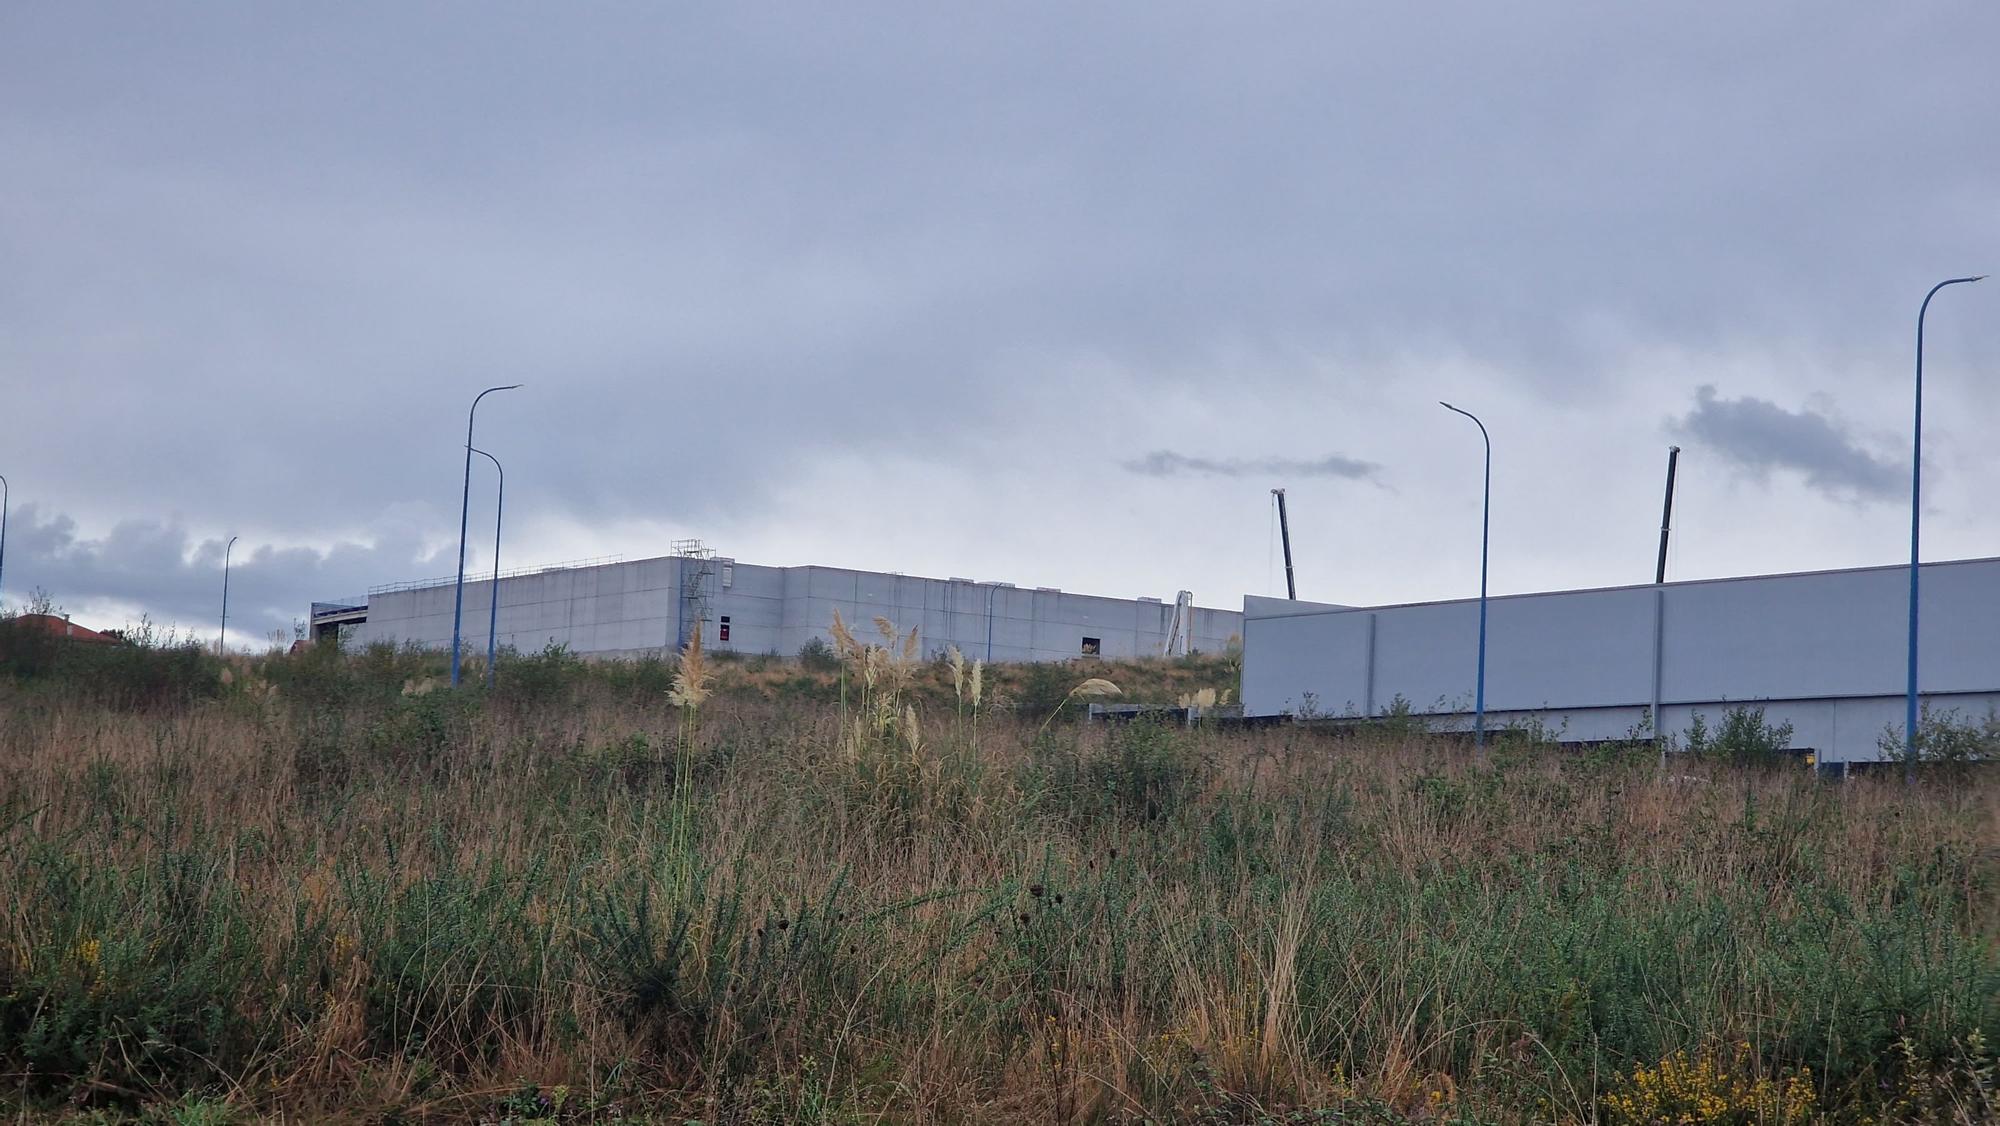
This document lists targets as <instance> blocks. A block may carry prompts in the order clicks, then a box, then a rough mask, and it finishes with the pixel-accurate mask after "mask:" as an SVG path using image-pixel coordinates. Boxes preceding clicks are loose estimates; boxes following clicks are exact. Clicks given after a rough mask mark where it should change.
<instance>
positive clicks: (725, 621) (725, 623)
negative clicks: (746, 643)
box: [715, 614, 729, 641]
mask: <svg viewBox="0 0 2000 1126" xmlns="http://www.w3.org/2000/svg"><path fill="white" fill-rule="evenodd" d="M715 639H716V640H717V641H728V640H729V615H727V614H724V615H722V620H721V621H719V622H717V623H716V628H715Z"/></svg>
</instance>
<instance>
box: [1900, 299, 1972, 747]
mask: <svg viewBox="0 0 2000 1126" xmlns="http://www.w3.org/2000/svg"><path fill="white" fill-rule="evenodd" d="M1985 276H1986V275H1985V274H1980V275H1979V276H1977V277H1970V278H1948V279H1946V280H1944V281H1941V282H1939V283H1937V284H1936V285H1934V286H1932V287H1931V291H1930V292H1929V293H1926V294H1924V303H1923V304H1922V305H1921V306H1919V307H1918V309H1917V410H1916V423H1915V426H1914V429H1915V431H1916V433H1915V436H1914V439H1913V442H1914V447H1915V451H1914V453H1912V454H1911V456H1910V682H1909V693H1908V698H1907V699H1906V700H1905V702H1904V703H1905V707H1904V712H1903V781H1904V783H1905V784H1908V783H1912V782H1915V781H1916V779H1917V738H1918V736H1917V545H1918V537H1919V533H1920V531H1921V529H1922V526H1923V515H1924V314H1925V313H1928V312H1930V308H1931V298H1933V297H1936V296H1937V292H1938V290H1940V289H1943V288H1944V287H1945V286H1948V285H1965V284H1967V283H1969V282H1976V281H1979V280H1981V279H1983V278H1984V277H1985Z"/></svg>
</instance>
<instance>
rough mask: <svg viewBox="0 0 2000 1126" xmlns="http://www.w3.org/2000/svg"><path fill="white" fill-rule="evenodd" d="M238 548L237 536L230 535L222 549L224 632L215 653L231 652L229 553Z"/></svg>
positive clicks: (217, 643) (217, 642)
mask: <svg viewBox="0 0 2000 1126" xmlns="http://www.w3.org/2000/svg"><path fill="white" fill-rule="evenodd" d="M234 550H236V537H235V536H231V537H229V545H228V546H227V547H224V548H223V549H222V633H221V635H220V636H218V637H217V638H216V639H215V655H216V656H218V657H223V656H227V655H228V654H229V553H230V552H232V551H234Z"/></svg>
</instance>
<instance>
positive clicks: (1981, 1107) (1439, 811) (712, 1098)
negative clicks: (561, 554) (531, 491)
mask: <svg viewBox="0 0 2000 1126" xmlns="http://www.w3.org/2000/svg"><path fill="white" fill-rule="evenodd" d="M133 660H135V661H137V660H140V658H133ZM527 660H528V661H529V662H536V661H539V662H541V663H540V664H539V665H536V664H532V663H524V664H522V665H520V666H517V667H513V668H511V669H510V668H505V667H503V669H502V670H501V673H502V676H501V680H500V688H499V690H498V691H497V692H496V693H494V694H493V695H492V696H490V697H489V696H487V695H486V694H484V693H483V692H480V691H462V692H458V693H454V692H451V691H449V690H446V689H443V688H440V687H437V685H436V679H435V676H436V669H435V666H434V663H433V661H434V659H433V658H427V657H423V656H419V655H412V654H397V653H393V652H388V651H379V652H374V653H365V654H358V655H353V656H341V655H338V654H333V653H327V652H322V653H319V654H315V655H301V656H298V657H277V658H271V659H267V660H260V661H254V662H238V663H235V664H233V665H231V666H230V667H229V668H228V671H227V672H226V673H225V672H224V671H223V669H222V667H221V666H218V665H214V663H213V662H196V665H197V666H198V667H200V668H203V669H206V670H207V671H206V672H205V673H203V674H202V675H201V676H200V677H198V678H190V679H189V680H188V681H187V683H186V684H185V685H183V687H184V688H185V689H186V690H185V691H180V690H178V689H166V690H161V691H158V692H154V693H151V694H146V695H144V696H143V698H141V697H140V696H126V695H119V694H115V693H114V694H108V695H107V694H105V693H104V692H103V691H102V685H97V684H91V683H85V682H80V681H76V682H72V681H68V680H65V679H63V678H62V675H61V674H60V673H57V672H53V671H49V670H44V672H43V674H42V675H41V676H40V678H39V679H30V680H27V681H21V682H15V681H12V680H7V681H0V716H4V720H0V1073H4V1076H5V1079H4V1083H0V1092H4V1093H3V1094H0V1098H5V1099H9V1100H13V1101H15V1102H17V1103H18V1104H19V1107H20V1109H21V1110H22V1112H23V1113H24V1114H26V1115H29V1116H31V1117H43V1118H55V1117H59V1116H61V1115H64V1114H83V1113H88V1114H93V1115H100V1116H119V1115H148V1114H150V1115H155V1116H162V1117H165V1118H170V1119H173V1120H177V1121H192V1120H203V1121H223V1120H228V1119H231V1118H236V1117H240V1118H251V1117H256V1116H261V1115H273V1114H285V1115H288V1116H292V1117H307V1118H313V1117H321V1116H337V1117H351V1118H355V1119H372V1120H389V1119H394V1120H400V1121H415V1120H419V1119H432V1120H458V1119H463V1120H488V1121H494V1120H500V1119H512V1120H515V1121H526V1120H532V1119H563V1120H576V1121H586V1120H587V1121H610V1120H616V1119H621V1118H622V1119H626V1120H644V1121H660V1122H682V1121H686V1120H688V1119H696V1120H703V1121H716V1122H770V1123H791V1122H861V1121H870V1122H873V1121H901V1122H931V1121H943V1122H1051V1121H1053V1122H1091V1121H1098V1122H1119V1121H1160V1122H1191V1121H1192V1122H1210V1123H1239V1122H1240V1123H1253V1122H1266V1121H1269V1122H1381V1123H1388V1122H1404V1121H1438V1122H1482V1123H1484V1122H1491V1123H1517V1122H1530V1121H1552V1120H1553V1121H1573V1122H1611V1123H1641V1122H1654V1121H1688V1122H1741V1123H1751V1122H1760V1123H1775V1122H1805V1121H1820V1120H1828V1121H1862V1120H1873V1121H1904V1122H1930V1121H1946V1122H1949V1121H1958V1122H1967V1123H1970V1122H1978V1121H1984V1120H1988V1119H1989V1118H1990V1116H1991V1115H1992V1114H1993V1113H1994V1109H1995V1108H1994V1103H1993V1099H1994V1095H1993V1082H1994V1072H1993V1069H1994V1045H1995V1043H2000V946H1996V935H2000V900H1996V895H1995V892H1996V880H2000V802H1996V800H1995V798H1996V796H2000V791H1996V784H1995V782H1994V781H1992V780H1991V779H1989V778H1986V777H1985V776H1983V775H1980V774H1977V773H1975V774H1972V775H1969V776H1966V777H1962V778H1961V779H1960V780H1959V781H1958V782H1956V783H1955V784H1953V785H1950V786H1945V785H1927V786H1921V787H1918V788H1917V789H1915V790H1906V789H1904V788H1903V787H1902V786H1901V785H1900V784H1897V783H1896V782H1894V781H1890V780H1878V779H1860V780H1854V781H1850V782H1847V783H1844V784H1833V783H1826V782H1820V781H1816V780H1815V779H1813V778H1812V777H1811V776H1810V775H1808V774H1806V773H1804V772H1802V771H1797V770H1758V769H1747V768H1738V767H1732V766H1727V765H1723V764H1719V763H1700V762H1696V763H1682V762H1680V761H1678V760H1676V762H1675V763H1674V765H1673V767H1672V769H1671V771H1670V772H1668V773H1665V774H1663V773H1661V771H1660V770H1659V767H1658V763H1657V760H1656V758H1655V756H1654V755H1653V753H1652V752H1651V750H1650V749H1635V750H1633V751H1631V752H1629V753H1621V752H1619V751H1617V750H1615V749H1601V750H1599V751H1596V752H1592V753H1590V754H1588V755H1579V754H1575V753H1570V752H1564V751H1559V750H1555V749H1551V748H1546V747H1539V746H1535V745H1532V744H1514V745H1510V746H1507V747H1504V748H1503V749H1501V750H1499V751H1497V752H1496V753H1494V754H1492V755H1490V756H1487V757H1476V756H1475V755H1473V754H1472V753H1471V752H1470V751H1469V750H1468V749H1466V748H1464V747H1463V746H1462V745H1458V744H1453V743H1448V742H1442V741H1434V740H1431V739H1429V738H1427V737H1425V736H1423V735H1421V734H1418V733H1412V732H1410V731H1408V730H1406V729H1397V730H1393V731H1389V730H1385V731H1378V732H1375V733H1372V734H1371V733H1358V734H1352V735H1349V736H1346V737H1341V738H1334V737H1329V736H1327V735H1325V734H1315V733H1310V732H1305V731H1301V730H1297V729H1286V728H1279V729H1272V730H1266V731H1256V732H1218V731H1182V730H1177V729H1168V728H1162V727H1157V726H1150V725H1135V726H1129V727H1117V728H1109V729H1107V728H1101V727H1085V726H1080V725H1074V724H1069V723H1065V722H1061V721H1060V720H1058V721H1057V722H1053V723H1046V724H1045V723H1043V722H1042V721H1041V720H1021V719H1017V718H1015V717H1013V716H1009V715H1003V714H994V713H993V712H992V711H991V708H990V704H991V698H990V695H989V693H991V692H992V691H993V689H992V686H991V684H988V683H982V684H981V686H980V691H978V692H973V691H971V685H970V683H969V679H970V676H971V669H970V667H969V666H965V665H960V666H957V667H956V668H954V667H953V666H951V665H950V664H949V663H945V664H942V665H935V664H933V663H932V662H929V661H917V660H906V659H905V658H904V654H903V652H902V651H901V650H900V649H898V648H897V647H896V646H893V645H882V646H863V645H862V643H859V642H856V643H855V644H854V647H853V648H852V649H849V650H847V651H846V652H845V653H844V654H842V656H841V660H840V665H841V668H840V669H839V670H836V671H833V672H831V673H830V680H829V683H830V684H831V685H832V686H833V689H834V693H833V696H832V699H831V700H822V699H820V698H818V697H816V696H814V697H809V696H808V695H807V694H805V693H803V692H801V693H796V694H787V693H784V692H782V691H779V692H776V693H774V694H773V695H774V697H775V698H768V699H767V698H764V694H763V693H761V692H753V691H720V688H721V686H722V685H723V684H725V683H726V681H727V678H728V676H729V673H730V669H731V667H732V666H729V665H726V664H725V665H722V666H720V668H719V671H718V667H717V666H716V665H715V664H714V662H712V661H710V662H708V665H709V668H708V670H707V672H706V673H704V672H701V671H697V670H695V669H693V668H689V667H686V666H683V667H682V668H680V669H678V670H676V669H675V668H674V667H673V666H670V665H663V666H661V667H659V668H657V669H647V668H644V667H642V666H618V667H609V666H591V667H588V668H583V667H581V666H575V665H573V664H571V663H569V662H565V661H560V660H554V659H547V658H531V659H527ZM1087 671H1090V672H1098V673H1103V672H1105V671H1106V670H1105V669H1104V667H1103V666H1101V665H1094V666H1092V667H1091V668H1090V669H1089V670H1087ZM510 673H511V674H512V675H510ZM676 673H678V681H679V682H678V683H677V684H676V683H674V681H675V676H676ZM161 675H162V676H166V677H171V676H174V675H178V674H177V673H162V674H161ZM982 675H983V676H991V675H992V673H991V671H990V670H982ZM1117 675H1118V674H1117V673H1115V672H1113V673H1110V674H1109V678H1111V679H1115V678H1116V676H1117ZM1069 676H1070V679H1069V680H1068V681H1067V682H1066V684H1065V691H1066V692H1067V690H1068V689H1069V688H1074V687H1075V686H1076V679H1075V676H1076V674H1075V673H1074V672H1072V673H1071V674H1069ZM147 683H153V682H150V681H148V682H147ZM924 685H928V687H927V688H925V687H922V686H924ZM1121 687H1122V685H1121ZM670 689H671V690H672V692H673V699H674V700H675V701H678V702H677V703H673V704H670V703H669V690H670ZM975 697H976V698H977V702H976V703H975V699H974V698H975Z"/></svg>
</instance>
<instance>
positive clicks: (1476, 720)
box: [1438, 399, 1493, 751]
mask: <svg viewBox="0 0 2000 1126" xmlns="http://www.w3.org/2000/svg"><path fill="white" fill-rule="evenodd" d="M1438 405H1439V406H1441V407H1443V408H1444V409H1446V410H1448V411H1451V412H1453V413H1455V414H1462V415H1464V416H1465V417H1467V418H1469V419H1472V424H1473V425H1474V426H1477V427H1479V437H1480V439H1481V440H1483V441H1484V442H1485V443H1486V477H1485V483H1484V485H1483V486H1482V487H1481V500H1480V514H1479V678H1478V680H1477V681H1476V685H1477V686H1476V687H1475V688H1474V689H1473V704H1472V708H1473V711H1472V730H1473V740H1474V745H1475V746H1477V747H1478V748H1479V749H1480V750H1482V751H1483V750H1485V749H1486V545H1487V543H1488V540H1489V538H1490V533H1491V531H1492V527H1493V519H1492V518H1493V438H1492V436H1491V435H1489V434H1487V433H1486V424H1485V423H1483V422H1481V421H1479V418H1478V416H1476V415H1474V414H1473V413H1472V412H1471V411H1464V410H1459V409H1458V408H1457V407H1454V406H1452V405H1451V404H1450V403H1447V402H1445V401H1444V400H1442V399H1440V400H1438Z"/></svg>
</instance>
